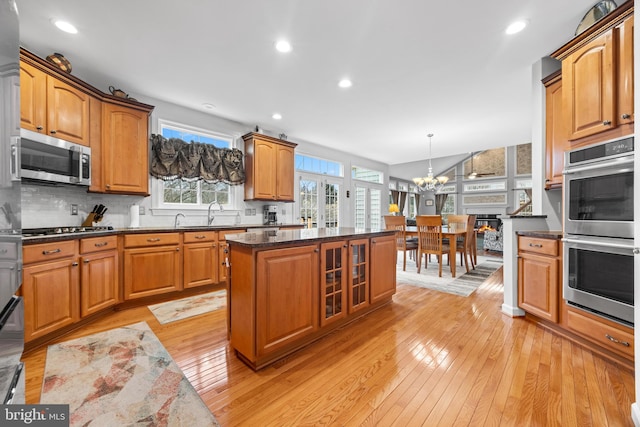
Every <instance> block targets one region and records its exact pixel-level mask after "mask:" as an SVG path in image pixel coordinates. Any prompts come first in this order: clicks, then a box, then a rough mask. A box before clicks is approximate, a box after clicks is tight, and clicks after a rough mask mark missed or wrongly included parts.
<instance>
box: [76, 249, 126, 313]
mask: <svg viewBox="0 0 640 427" xmlns="http://www.w3.org/2000/svg"><path fill="white" fill-rule="evenodd" d="M118 258H119V256H118V239H117V236H104V237H91V238H85V239H81V240H80V316H81V317H86V316H89V315H91V314H94V313H97V312H99V311H101V310H103V309H105V308H108V307H112V306H114V305H115V304H117V303H118V301H119V299H118V290H119V287H120V282H119V280H118V277H119V275H118V265H119V263H118Z"/></svg>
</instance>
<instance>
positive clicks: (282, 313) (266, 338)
mask: <svg viewBox="0 0 640 427" xmlns="http://www.w3.org/2000/svg"><path fill="white" fill-rule="evenodd" d="M256 299H257V301H259V302H260V303H259V304H258V305H257V307H256V335H257V336H256V338H257V340H256V344H257V346H256V354H257V356H258V357H261V356H264V355H267V354H269V353H271V352H274V351H276V350H278V349H281V348H283V347H285V346H287V345H289V344H291V343H294V342H296V341H298V340H299V339H300V338H302V337H304V336H306V335H309V334H311V333H313V332H315V331H316V330H317V329H318V324H319V316H318V248H317V246H316V245H313V246H301V247H295V248H284V249H274V250H270V251H262V252H259V253H258V255H257V264H256Z"/></svg>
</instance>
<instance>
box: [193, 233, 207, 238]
mask: <svg viewBox="0 0 640 427" xmlns="http://www.w3.org/2000/svg"><path fill="white" fill-rule="evenodd" d="M205 237H207V236H203V235H200V234H199V235H197V236H193V238H194V239H204V238H205Z"/></svg>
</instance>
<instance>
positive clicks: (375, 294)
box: [369, 236, 397, 304]
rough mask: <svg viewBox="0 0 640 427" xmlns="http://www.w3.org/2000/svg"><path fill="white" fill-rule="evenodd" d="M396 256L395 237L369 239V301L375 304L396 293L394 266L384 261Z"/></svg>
mask: <svg viewBox="0 0 640 427" xmlns="http://www.w3.org/2000/svg"><path fill="white" fill-rule="evenodd" d="M396 256H397V248H396V240H395V236H384V237H376V238H373V239H371V255H370V257H369V262H370V264H371V267H370V269H371V276H370V277H371V288H370V301H371V304H375V303H377V302H379V301H383V300H386V299H389V298H391V296H392V295H393V294H395V293H396V268H395V267H396V266H395V264H394V265H390V264H389V263H388V262H386V260H389V259H394V257H396Z"/></svg>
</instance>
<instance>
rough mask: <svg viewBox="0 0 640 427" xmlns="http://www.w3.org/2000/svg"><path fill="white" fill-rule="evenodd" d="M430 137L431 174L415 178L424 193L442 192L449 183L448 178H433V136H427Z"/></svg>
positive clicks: (414, 180)
mask: <svg viewBox="0 0 640 427" xmlns="http://www.w3.org/2000/svg"><path fill="white" fill-rule="evenodd" d="M427 136H428V137H429V173H427V176H425V177H418V178H413V182H414V183H415V184H416V185H417V186H418V188H419V189H420V190H422V191H427V190H428V191H440V190H441V189H442V187H443V186H444V185H445V184H446V183H447V181H449V178H448V177H446V176H437V177H434V176H433V168H432V167H431V138H432V137H433V134H432V133H430V134H428V135H427Z"/></svg>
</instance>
